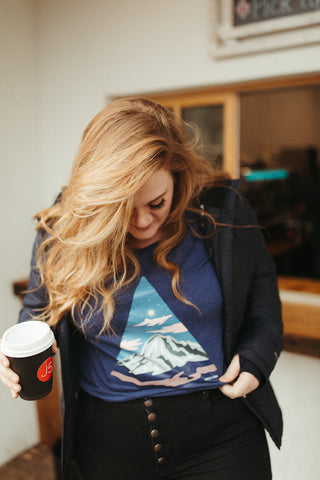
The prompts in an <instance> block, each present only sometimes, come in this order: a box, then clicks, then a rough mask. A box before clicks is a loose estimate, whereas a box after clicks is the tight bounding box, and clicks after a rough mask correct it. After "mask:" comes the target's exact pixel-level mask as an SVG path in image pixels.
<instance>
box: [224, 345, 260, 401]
mask: <svg viewBox="0 0 320 480" xmlns="http://www.w3.org/2000/svg"><path fill="white" fill-rule="evenodd" d="M219 380H220V381H221V382H225V383H227V384H228V385H223V386H222V387H220V390H221V392H222V393H223V394H224V395H226V396H227V397H229V398H239V397H244V398H245V397H246V396H247V395H248V393H250V392H252V391H253V390H255V389H256V388H258V386H259V381H258V380H257V379H256V377H255V376H254V375H252V373H249V372H241V373H240V358H239V355H238V354H237V355H235V356H234V357H233V359H232V361H231V363H230V365H229V367H228V368H227V370H226V372H225V373H224V374H223V375H222V377H220V378H219Z"/></svg>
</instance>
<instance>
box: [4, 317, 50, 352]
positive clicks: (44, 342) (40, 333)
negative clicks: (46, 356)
mask: <svg viewBox="0 0 320 480" xmlns="http://www.w3.org/2000/svg"><path fill="white" fill-rule="evenodd" d="M53 342H54V335H53V332H52V330H51V328H50V327H49V325H48V324H47V323H44V322H41V321H39V320H28V321H26V322H21V323H17V324H16V325H14V326H13V327H10V328H8V330H6V331H5V333H4V334H3V336H2V340H1V352H2V353H3V354H4V355H6V356H7V357H14V358H22V357H31V356H32V355H37V354H38V353H40V352H44V351H45V350H47V348H49V347H51V345H52V344H53Z"/></svg>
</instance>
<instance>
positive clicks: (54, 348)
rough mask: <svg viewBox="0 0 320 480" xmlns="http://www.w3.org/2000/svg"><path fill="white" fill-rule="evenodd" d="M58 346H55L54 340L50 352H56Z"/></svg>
mask: <svg viewBox="0 0 320 480" xmlns="http://www.w3.org/2000/svg"><path fill="white" fill-rule="evenodd" d="M57 351H58V347H57V342H56V340H55V341H54V342H53V344H52V353H57Z"/></svg>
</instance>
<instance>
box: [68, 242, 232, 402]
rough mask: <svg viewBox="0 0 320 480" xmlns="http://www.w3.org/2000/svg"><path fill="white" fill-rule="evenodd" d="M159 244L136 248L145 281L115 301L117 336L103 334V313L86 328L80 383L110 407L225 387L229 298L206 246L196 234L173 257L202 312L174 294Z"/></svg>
mask: <svg viewBox="0 0 320 480" xmlns="http://www.w3.org/2000/svg"><path fill="white" fill-rule="evenodd" d="M156 246H157V245H156V244H154V245H150V246H149V247H146V248H143V249H138V250H136V254H137V258H138V259H139V261H140V265H141V275H140V277H139V278H138V279H137V280H136V281H135V282H134V283H133V284H131V285H130V286H129V287H127V288H124V289H123V290H121V291H120V292H119V293H118V294H117V296H116V298H115V302H116V306H115V313H114V317H113V320H112V326H113V330H114V332H113V333H109V334H101V335H99V331H100V329H101V326H102V324H103V317H102V312H101V311H100V312H99V309H96V311H95V312H94V313H93V316H92V318H91V319H90V321H89V322H88V324H87V326H86V329H85V332H86V339H87V342H86V346H85V347H84V351H83V352H82V355H81V358H80V372H81V377H80V385H81V388H83V389H84V390H86V391H87V392H89V393H91V394H92V395H94V396H97V397H100V398H103V399H105V400H107V401H125V400H131V399H135V398H140V397H148V396H165V395H175V394H180V393H187V392H191V391H195V390H203V389H211V388H217V387H219V386H221V383H220V382H219V380H218V378H219V376H221V375H222V374H223V370H224V362H223V353H222V296H221V290H220V286H219V283H218V280H217V277H216V275H215V272H214V269H213V266H212V263H211V261H210V260H209V257H208V253H207V250H206V248H205V245H204V242H203V240H202V239H200V238H198V237H196V236H194V235H192V234H190V233H189V234H187V235H186V237H185V238H184V239H183V241H182V242H181V243H180V244H179V246H178V247H176V248H175V249H174V250H172V251H171V252H170V254H169V259H170V260H173V261H175V262H176V263H178V265H179V267H180V287H181V290H182V292H183V294H184V296H185V297H186V298H187V299H188V300H189V301H190V302H192V303H193V304H194V305H195V306H196V307H195V306H192V305H187V304H185V303H183V302H182V301H180V300H178V299H177V298H176V297H175V295H174V294H173V292H172V288H171V276H170V274H169V273H168V272H167V271H166V270H164V269H163V268H160V267H159V266H157V265H156V263H155V262H154V259H153V253H154V250H155V248H156ZM77 320H78V321H79V319H77Z"/></svg>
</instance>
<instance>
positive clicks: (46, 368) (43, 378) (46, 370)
mask: <svg viewBox="0 0 320 480" xmlns="http://www.w3.org/2000/svg"><path fill="white" fill-rule="evenodd" d="M51 375H52V357H49V358H47V360H45V361H44V362H43V363H42V365H40V367H39V369H38V372H37V377H38V379H39V380H40V382H47V381H48V380H50V378H51Z"/></svg>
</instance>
